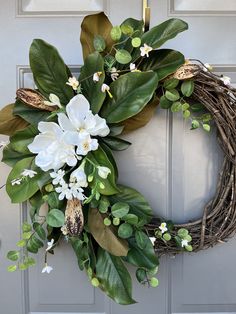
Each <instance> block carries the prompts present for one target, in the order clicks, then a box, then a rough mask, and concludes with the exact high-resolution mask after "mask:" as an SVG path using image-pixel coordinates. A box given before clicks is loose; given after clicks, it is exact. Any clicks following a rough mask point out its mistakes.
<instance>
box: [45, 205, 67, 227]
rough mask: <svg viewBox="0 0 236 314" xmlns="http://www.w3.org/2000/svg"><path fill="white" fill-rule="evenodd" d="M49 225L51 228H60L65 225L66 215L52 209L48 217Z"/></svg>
mask: <svg viewBox="0 0 236 314" xmlns="http://www.w3.org/2000/svg"><path fill="white" fill-rule="evenodd" d="M46 221H47V224H48V225H49V226H51V227H55V228H59V227H62V226H63V225H64V223H65V215H64V213H63V212H62V211H61V210H59V209H56V208H54V209H51V210H50V211H49V213H48V214H47V216H46Z"/></svg>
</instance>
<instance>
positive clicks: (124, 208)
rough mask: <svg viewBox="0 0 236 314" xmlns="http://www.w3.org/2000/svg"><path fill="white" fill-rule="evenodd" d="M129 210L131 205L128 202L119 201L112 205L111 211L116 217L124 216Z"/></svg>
mask: <svg viewBox="0 0 236 314" xmlns="http://www.w3.org/2000/svg"><path fill="white" fill-rule="evenodd" d="M128 212H129V205H128V204H127V203H122V202H118V203H115V204H114V205H113V206H112V207H111V213H112V215H113V216H114V217H117V218H123V217H124V216H125V215H127V214H128Z"/></svg>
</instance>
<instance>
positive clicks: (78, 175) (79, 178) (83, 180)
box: [70, 163, 88, 188]
mask: <svg viewBox="0 0 236 314" xmlns="http://www.w3.org/2000/svg"><path fill="white" fill-rule="evenodd" d="M70 182H71V183H74V182H76V183H78V184H79V185H80V187H84V188H86V187H87V186H88V182H87V176H86V174H85V172H84V163H82V164H81V165H80V166H79V168H77V169H76V170H74V171H73V172H72V173H71V175H70Z"/></svg>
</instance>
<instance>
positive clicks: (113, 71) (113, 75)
mask: <svg viewBox="0 0 236 314" xmlns="http://www.w3.org/2000/svg"><path fill="white" fill-rule="evenodd" d="M110 73H111V79H112V81H115V80H117V79H118V77H119V73H118V72H117V68H115V67H113V68H111V71H110Z"/></svg>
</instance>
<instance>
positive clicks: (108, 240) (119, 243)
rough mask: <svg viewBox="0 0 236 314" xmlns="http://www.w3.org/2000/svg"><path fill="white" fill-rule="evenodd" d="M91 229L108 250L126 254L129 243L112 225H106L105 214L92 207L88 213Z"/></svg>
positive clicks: (102, 245) (96, 238) (101, 244)
mask: <svg viewBox="0 0 236 314" xmlns="http://www.w3.org/2000/svg"><path fill="white" fill-rule="evenodd" d="M88 226H89V231H90V232H91V234H92V236H93V237H94V239H95V240H96V242H97V243H98V244H99V245H100V246H101V247H102V248H103V249H104V250H106V251H108V252H110V253H111V254H112V255H115V256H126V255H127V253H128V249H129V248H128V244H127V242H126V241H125V240H123V239H119V238H118V237H117V235H116V232H115V229H114V228H113V227H112V226H109V227H107V226H105V225H104V223H103V216H102V215H101V213H100V212H99V211H98V210H97V209H90V210H89V215H88Z"/></svg>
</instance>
